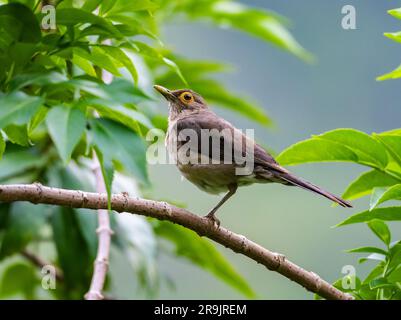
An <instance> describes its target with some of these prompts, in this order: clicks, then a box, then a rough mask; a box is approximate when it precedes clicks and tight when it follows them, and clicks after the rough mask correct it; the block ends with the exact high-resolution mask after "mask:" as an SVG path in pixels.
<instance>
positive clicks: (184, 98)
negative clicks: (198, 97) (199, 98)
mask: <svg viewBox="0 0 401 320" xmlns="http://www.w3.org/2000/svg"><path fill="white" fill-rule="evenodd" d="M179 98H180V100H181V102H182V103H185V104H188V103H191V102H193V101H194V96H193V94H192V93H191V92H189V91H185V92H183V93H181V94H180V97H179Z"/></svg>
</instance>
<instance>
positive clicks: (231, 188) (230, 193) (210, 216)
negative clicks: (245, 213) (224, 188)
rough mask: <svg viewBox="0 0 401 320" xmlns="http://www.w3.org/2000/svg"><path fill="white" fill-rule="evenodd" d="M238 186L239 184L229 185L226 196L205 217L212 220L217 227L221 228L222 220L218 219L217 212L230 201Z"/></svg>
mask: <svg viewBox="0 0 401 320" xmlns="http://www.w3.org/2000/svg"><path fill="white" fill-rule="evenodd" d="M237 188H238V185H237V184H230V185H228V192H227V193H226V195H225V196H224V197H223V199H221V200H220V201H219V203H218V204H217V205H216V206H215V207H214V208H213V209H212V210H210V211H209V213H208V214H207V215H206V216H205V217H206V218H208V219H210V220H212V221H213V222H214V223H215V224H217V226H220V220H219V219H217V218H216V215H215V213H216V211H217V210H218V209H219V208H220V207H221V206H222V205H223V204H224V203H225V202H226V201H227V200H228V199H230V198H231V197H232V196H233V195H234V194H235V192H236V191H237Z"/></svg>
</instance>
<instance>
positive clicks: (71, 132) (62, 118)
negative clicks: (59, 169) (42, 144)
mask: <svg viewBox="0 0 401 320" xmlns="http://www.w3.org/2000/svg"><path fill="white" fill-rule="evenodd" d="M46 124H47V128H48V129H49V133H50V136H51V138H52V140H53V142H54V144H55V146H56V148H57V150H58V152H59V154H60V157H61V159H63V161H64V163H68V161H69V160H70V159H71V154H72V152H73V151H74V148H75V147H76V145H77V144H78V142H79V140H80V139H81V137H82V135H83V133H84V131H85V125H86V118H85V114H84V113H83V112H82V111H81V110H79V109H77V108H72V107H67V106H56V107H53V108H52V109H51V110H50V111H49V113H48V114H47V118H46Z"/></svg>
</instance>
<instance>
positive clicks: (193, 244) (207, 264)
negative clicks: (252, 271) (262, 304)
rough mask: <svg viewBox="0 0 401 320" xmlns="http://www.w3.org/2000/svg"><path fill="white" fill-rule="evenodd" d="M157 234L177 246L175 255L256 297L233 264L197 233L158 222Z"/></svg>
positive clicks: (155, 226)
mask: <svg viewBox="0 0 401 320" xmlns="http://www.w3.org/2000/svg"><path fill="white" fill-rule="evenodd" d="M154 230H155V233H156V234H157V235H158V236H160V237H163V238H165V239H167V240H169V241H171V242H172V243H173V244H174V245H175V254H176V255H178V256H181V257H184V258H186V259H188V260H190V261H191V262H192V263H194V264H196V265H198V266H199V267H201V268H203V269H205V270H207V271H209V272H211V273H212V274H214V275H215V276H216V277H217V278H220V279H221V280H223V281H224V282H226V283H227V284H229V285H230V286H232V287H233V288H235V289H237V290H239V291H240V292H241V293H243V294H244V295H245V296H247V297H249V298H252V297H255V294H254V292H253V291H252V289H251V288H250V287H249V285H248V284H247V282H246V281H245V280H244V279H243V278H242V277H241V276H240V275H239V274H238V273H237V272H236V271H235V270H234V268H233V267H232V266H231V264H230V263H229V262H228V261H227V260H226V259H225V258H224V257H223V255H222V254H221V253H220V252H219V251H218V250H216V248H215V247H214V245H213V244H212V243H211V242H210V241H209V240H207V239H204V238H201V237H199V236H198V235H197V234H196V233H195V232H193V231H191V230H188V229H186V228H184V227H181V226H179V225H176V224H172V223H170V222H162V221H157V223H155V224H154Z"/></svg>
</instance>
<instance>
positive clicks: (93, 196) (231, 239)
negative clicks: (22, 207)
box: [0, 184, 353, 300]
mask: <svg viewBox="0 0 401 320" xmlns="http://www.w3.org/2000/svg"><path fill="white" fill-rule="evenodd" d="M0 201H1V202H14V201H29V202H32V203H43V204H52V205H59V206H68V207H73V208H87V209H107V195H106V194H99V193H91V192H83V191H79V190H65V189H57V188H49V187H45V186H42V185H40V184H32V185H0ZM111 206H112V208H113V210H115V211H117V212H129V213H134V214H139V215H143V216H148V217H152V218H156V219H159V220H168V221H170V222H173V223H177V224H180V225H182V226H184V227H186V228H188V229H191V230H193V231H195V232H196V233H198V234H199V235H200V236H206V237H208V238H210V239H212V240H214V241H216V242H218V243H220V244H222V245H223V246H225V247H227V248H230V249H231V250H233V251H235V252H237V253H241V254H243V255H245V256H247V257H249V258H251V259H253V260H255V261H256V262H258V263H261V264H263V265H264V266H266V267H267V268H268V269H269V270H272V271H276V272H278V273H280V274H282V275H283V276H285V277H287V278H288V279H290V280H292V281H295V282H297V283H298V284H300V285H302V286H303V287H305V288H306V289H307V290H309V291H312V292H314V293H317V294H318V295H320V296H321V297H323V298H326V299H337V300H350V299H353V298H352V296H351V295H349V294H346V293H343V292H341V291H340V290H338V289H336V288H334V287H333V286H332V285H330V284H329V283H328V282H326V281H324V280H323V279H321V278H320V277H319V276H318V275H317V274H315V273H313V272H309V271H306V270H305V269H303V268H301V267H299V266H297V265H296V264H294V263H293V262H291V261H289V260H287V259H286V258H285V257H284V256H283V255H281V254H278V253H274V252H271V251H269V250H267V249H265V248H263V247H262V246H260V245H258V244H256V243H254V242H252V241H250V240H248V239H247V238H245V237H244V236H242V235H238V234H235V233H233V232H232V231H230V230H227V229H225V228H223V227H219V228H217V227H215V225H214V224H213V223H211V221H209V220H208V219H206V218H204V217H200V216H197V215H195V214H192V213H190V212H189V211H187V210H185V209H182V208H177V207H175V206H172V205H170V204H168V203H165V202H158V201H152V200H145V199H139V198H130V197H128V195H126V194H115V195H113V196H112V199H111Z"/></svg>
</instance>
